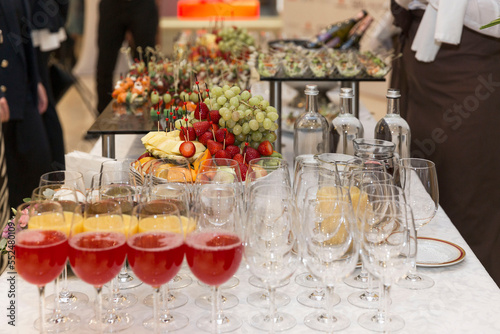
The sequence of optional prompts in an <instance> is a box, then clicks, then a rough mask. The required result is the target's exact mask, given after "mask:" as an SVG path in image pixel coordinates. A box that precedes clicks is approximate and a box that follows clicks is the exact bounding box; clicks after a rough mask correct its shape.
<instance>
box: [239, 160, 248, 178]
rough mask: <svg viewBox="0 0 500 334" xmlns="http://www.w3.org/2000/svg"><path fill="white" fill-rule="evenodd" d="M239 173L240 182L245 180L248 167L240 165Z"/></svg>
mask: <svg viewBox="0 0 500 334" xmlns="http://www.w3.org/2000/svg"><path fill="white" fill-rule="evenodd" d="M239 165H240V173H241V181H245V180H246V178H247V172H248V166H247V165H245V164H242V163H240V164H239Z"/></svg>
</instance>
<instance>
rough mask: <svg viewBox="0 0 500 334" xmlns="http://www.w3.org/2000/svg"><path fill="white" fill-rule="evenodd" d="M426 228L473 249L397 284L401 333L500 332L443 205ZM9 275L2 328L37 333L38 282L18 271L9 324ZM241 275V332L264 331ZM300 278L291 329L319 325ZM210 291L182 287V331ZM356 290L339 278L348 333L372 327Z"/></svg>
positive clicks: (290, 290) (497, 293)
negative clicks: (421, 284)
mask: <svg viewBox="0 0 500 334" xmlns="http://www.w3.org/2000/svg"><path fill="white" fill-rule="evenodd" d="M420 234H421V236H429V237H434V238H440V239H444V240H448V241H451V242H454V243H456V244H458V245H459V246H461V247H463V248H464V249H465V251H466V252H467V255H466V257H465V260H464V261H463V262H461V263H459V264H456V265H453V266H449V267H441V268H422V269H420V270H421V271H422V273H424V274H426V275H428V276H430V277H432V278H433V279H434V280H435V282H436V284H435V285H434V287H432V288H430V289H426V290H414V291H411V290H405V289H403V288H400V287H398V286H394V288H393V289H392V305H391V309H392V311H393V312H394V313H397V314H398V315H400V316H402V317H403V318H404V319H405V321H406V326H405V328H404V329H403V330H402V331H400V333H412V334H413V333H499V332H500V322H499V321H498V315H499V314H500V290H499V289H498V287H497V285H496V284H495V283H494V281H493V280H492V279H491V277H490V276H489V275H488V273H487V272H486V271H485V269H484V267H483V266H482V265H481V264H480V262H479V261H478V260H477V258H476V257H475V255H474V254H473V253H472V251H471V250H470V248H469V247H468V246H467V244H466V243H465V241H464V240H463V238H462V237H461V236H460V234H459V233H458V231H457V230H456V229H455V227H454V226H453V225H452V224H451V222H450V220H449V219H448V217H447V216H446V214H445V213H444V212H443V211H442V210H441V209H440V210H439V211H438V214H437V216H436V217H435V219H434V220H433V221H432V222H431V223H430V224H429V225H427V226H425V227H423V228H422V229H421V231H420ZM182 271H183V272H186V273H189V270H188V269H186V268H183V269H182ZM304 271H305V270H304V268H303V267H300V268H299V269H298V270H297V273H302V272H304ZM8 276H9V275H8V274H7V273H4V274H3V275H2V276H0V296H1V298H0V309H1V310H2V311H1V312H0V314H1V317H0V333H22V334H29V333H36V331H35V329H34V328H33V321H34V320H35V318H36V317H37V316H38V299H37V298H38V296H37V288H36V287H35V286H33V285H30V284H27V283H26V282H24V281H23V280H22V279H21V278H19V277H17V287H16V317H17V318H16V327H15V328H14V327H11V326H8V325H7V321H8V318H7V317H6V315H7V310H6V308H7V306H8V305H9V304H8V303H9V298H8V297H7V290H8V283H7V278H8ZM236 276H237V277H238V278H239V279H240V283H239V285H238V286H237V287H235V288H232V289H230V290H228V292H231V293H233V294H235V295H236V296H237V297H238V298H239V301H240V303H239V305H238V306H236V307H235V308H233V309H231V310H228V311H227V312H232V313H235V314H237V315H238V316H239V317H240V318H242V319H243V320H244V324H243V326H242V327H241V328H240V329H239V330H238V331H236V332H235V333H256V332H259V331H257V330H256V329H253V328H252V327H251V326H250V325H249V323H248V321H249V319H250V317H251V316H252V315H253V314H256V313H258V312H261V311H264V310H263V309H262V310H261V309H257V308H254V307H252V306H250V305H249V304H247V302H246V298H247V296H248V295H249V294H250V293H252V292H255V291H258V290H259V289H257V288H255V287H253V286H251V285H249V284H248V277H249V276H250V273H249V271H248V270H247V269H246V268H245V267H244V266H242V267H241V268H240V270H239V271H238V272H237V274H236ZM294 278H295V277H292V279H291V283H290V284H289V285H287V286H286V287H284V288H281V289H278V291H280V292H284V293H287V294H288V295H289V296H290V297H291V302H290V304H288V305H287V306H284V307H282V308H280V310H282V311H284V312H288V313H291V314H293V315H294V317H295V319H296V320H297V325H296V326H295V327H294V328H293V329H291V330H290V331H288V333H311V332H313V331H312V330H310V329H308V328H307V327H306V326H305V325H304V324H303V319H304V317H305V316H306V315H307V314H309V313H311V312H313V311H315V310H314V309H312V308H308V307H305V306H302V305H300V304H299V303H298V302H297V301H296V296H297V295H298V293H299V292H302V291H305V290H306V289H305V288H302V287H300V286H299V285H297V284H296V283H295V281H294ZM70 288H73V289H77V290H79V291H83V292H85V293H87V294H88V295H89V296H90V297H91V300H93V299H94V296H95V292H94V290H93V288H92V287H91V286H89V285H87V284H85V283H82V282H81V281H79V280H77V279H71V281H70ZM52 290H53V284H49V285H48V287H47V291H48V292H47V293H51V292H52ZM126 291H127V292H133V293H135V294H136V295H137V296H138V297H139V300H140V301H142V299H143V298H144V297H145V296H146V295H148V294H149V293H151V291H152V290H151V288H150V287H148V286H146V285H144V284H143V285H141V286H140V287H138V288H135V289H132V290H126ZM206 291H207V290H205V289H204V288H202V287H201V286H200V285H198V283H196V281H195V283H193V284H191V285H190V286H189V287H187V288H184V289H182V292H183V293H185V294H186V295H188V297H189V302H188V303H187V304H186V305H185V306H183V307H181V308H178V309H176V311H177V312H181V313H183V314H185V315H187V316H188V317H189V320H190V322H189V325H188V327H186V328H184V329H182V330H180V331H178V332H177V333H199V332H200V331H199V330H198V329H197V328H196V320H197V319H198V318H199V317H200V316H201V315H203V314H204V313H205V312H207V311H205V310H203V309H201V308H199V307H198V306H196V305H195V303H194V299H195V298H196V297H197V296H199V295H200V294H202V293H204V292H206ZM354 291H357V290H356V289H354V288H351V287H348V286H347V285H345V284H343V283H341V284H339V285H338V288H336V292H337V293H338V294H339V295H340V297H341V298H342V301H341V303H340V304H339V305H337V306H336V307H335V309H336V311H337V312H339V313H341V314H344V315H346V316H347V317H348V318H349V319H350V321H351V325H350V327H349V328H347V329H346V330H345V331H344V332H345V333H363V332H368V331H366V330H364V329H362V328H361V327H360V326H359V325H358V324H357V319H358V317H359V316H360V315H361V314H362V313H364V312H366V310H364V309H360V308H357V307H355V306H352V305H351V304H349V302H348V301H347V296H348V295H349V294H350V293H352V292H354ZM126 311H127V312H129V313H130V314H131V315H133V317H134V318H135V325H134V326H133V327H132V328H130V329H128V330H126V331H123V332H122V333H134V334H137V333H150V332H148V331H147V330H145V329H144V328H143V327H142V326H141V322H142V320H143V319H145V318H147V317H149V316H150V315H151V313H152V309H151V308H148V307H146V306H144V305H143V304H142V303H141V302H139V303H138V304H136V305H135V306H133V307H132V308H130V309H127V310H126ZM77 313H78V315H79V316H80V317H81V326H79V327H78V329H77V330H76V331H74V333H93V332H92V331H90V330H89V329H88V328H87V326H86V325H85V324H86V322H87V321H88V320H89V318H90V317H91V315H92V314H93V311H92V310H91V309H90V308H89V307H87V308H84V309H82V310H79V311H78V312H77Z"/></svg>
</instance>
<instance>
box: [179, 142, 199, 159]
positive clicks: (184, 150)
mask: <svg viewBox="0 0 500 334" xmlns="http://www.w3.org/2000/svg"><path fill="white" fill-rule="evenodd" d="M179 151H180V152H181V154H182V156H184V157H186V158H191V157H192V156H193V155H194V154H195V153H196V147H195V146H194V144H193V142H190V141H185V142H184V143H182V144H181V146H179Z"/></svg>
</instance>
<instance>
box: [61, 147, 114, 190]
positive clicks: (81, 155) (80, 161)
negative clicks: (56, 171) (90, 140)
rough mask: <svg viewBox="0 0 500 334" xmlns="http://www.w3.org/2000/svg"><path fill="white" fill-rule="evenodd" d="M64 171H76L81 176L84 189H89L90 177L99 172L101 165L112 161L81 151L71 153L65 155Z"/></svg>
mask: <svg viewBox="0 0 500 334" xmlns="http://www.w3.org/2000/svg"><path fill="white" fill-rule="evenodd" d="M65 158H66V170H72V171H77V172H80V173H82V174H83V180H84V182H85V188H87V189H89V188H90V183H91V181H92V176H94V175H95V174H98V173H99V172H100V170H101V163H102V162H103V161H109V160H114V159H109V158H104V157H100V156H97V155H92V154H88V153H85V152H81V151H73V152H71V153H68V154H66V155H65Z"/></svg>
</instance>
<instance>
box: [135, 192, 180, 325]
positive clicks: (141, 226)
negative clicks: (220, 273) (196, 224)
mask: <svg viewBox="0 0 500 334" xmlns="http://www.w3.org/2000/svg"><path fill="white" fill-rule="evenodd" d="M133 216H134V218H135V219H137V222H138V224H137V225H135V224H134V225H131V226H130V229H129V233H128V240H127V244H128V246H129V250H128V261H129V264H130V267H131V268H132V270H133V271H134V273H135V274H136V275H137V277H139V279H141V280H142V281H143V282H145V283H146V284H149V285H151V286H152V287H153V290H154V304H153V316H152V317H151V318H148V319H146V320H144V322H143V326H144V327H146V328H147V329H152V330H154V332H155V333H160V332H170V331H173V330H177V329H180V328H183V327H186V326H187V325H188V323H189V320H188V318H187V317H186V316H185V315H182V314H179V313H175V312H170V311H169V309H168V303H164V305H166V307H165V310H164V312H163V310H162V312H160V299H161V291H160V287H161V286H162V285H164V284H166V283H167V282H168V281H170V280H171V279H172V278H173V277H174V276H175V275H176V274H177V273H178V272H179V270H180V269H181V266H182V262H183V260H184V232H185V231H186V230H187V229H188V226H185V227H184V226H183V225H182V222H181V218H180V214H179V210H178V208H177V206H176V205H175V204H173V203H172V202H170V201H168V200H153V201H150V202H147V203H141V204H139V205H138V206H137V207H136V208H134V214H133ZM188 223H189V221H188Z"/></svg>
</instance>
